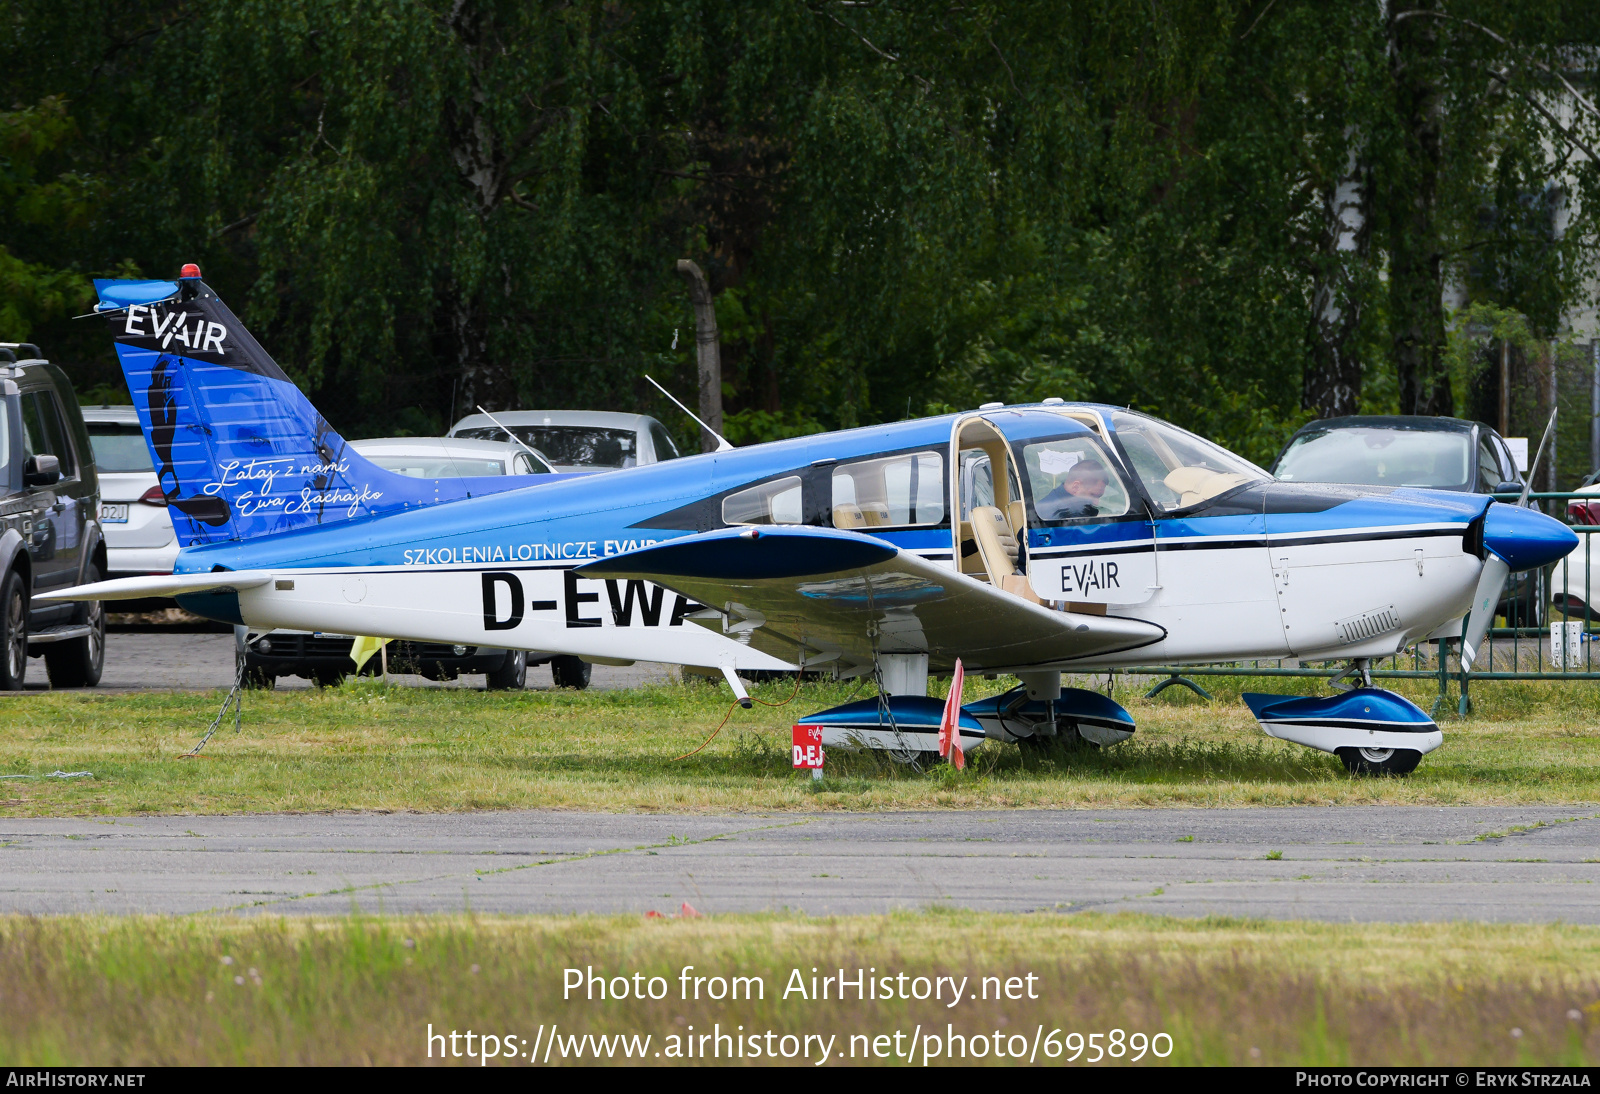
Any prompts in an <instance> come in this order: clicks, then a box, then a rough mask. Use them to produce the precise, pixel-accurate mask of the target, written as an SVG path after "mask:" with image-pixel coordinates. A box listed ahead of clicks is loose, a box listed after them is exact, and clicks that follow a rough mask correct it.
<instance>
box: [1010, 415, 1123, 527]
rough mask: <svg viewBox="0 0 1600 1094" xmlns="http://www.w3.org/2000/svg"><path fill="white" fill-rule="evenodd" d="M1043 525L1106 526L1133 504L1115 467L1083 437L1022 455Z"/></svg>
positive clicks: (1041, 445) (1055, 442)
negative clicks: (1082, 521)
mask: <svg viewBox="0 0 1600 1094" xmlns="http://www.w3.org/2000/svg"><path fill="white" fill-rule="evenodd" d="M1022 462H1023V464H1024V465H1025V466H1026V467H1027V469H1028V485H1029V486H1031V487H1032V488H1033V510H1034V512H1035V513H1036V514H1037V515H1038V517H1039V519H1040V520H1047V521H1050V520H1074V519H1079V518H1098V519H1100V520H1106V519H1109V518H1112V517H1120V516H1124V515H1126V513H1127V512H1128V508H1129V506H1130V505H1131V504H1132V502H1131V500H1130V498H1129V496H1128V488H1127V486H1126V485H1124V483H1123V481H1122V476H1121V475H1119V474H1118V473H1117V465H1116V464H1115V463H1114V462H1113V461H1112V460H1111V459H1110V458H1108V457H1107V456H1106V454H1105V453H1104V452H1103V451H1101V449H1100V446H1099V445H1097V444H1095V443H1094V442H1093V441H1090V440H1089V439H1088V438H1086V437H1083V436H1081V435H1080V436H1076V437H1062V438H1059V439H1057V440H1053V441H1038V442H1036V443H1034V444H1030V445H1026V446H1025V447H1024V448H1023V449H1022Z"/></svg>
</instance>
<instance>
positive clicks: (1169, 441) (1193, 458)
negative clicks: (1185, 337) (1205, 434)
mask: <svg viewBox="0 0 1600 1094" xmlns="http://www.w3.org/2000/svg"><path fill="white" fill-rule="evenodd" d="M1111 427H1112V429H1114V430H1115V431H1116V435H1117V441H1118V442H1119V443H1120V444H1121V445H1122V450H1123V451H1124V452H1126V453H1127V456H1128V462H1129V463H1131V464H1132V465H1133V470H1134V471H1135V473H1137V474H1138V476H1139V480H1140V481H1141V482H1143V483H1144V488H1145V491H1146V492H1147V493H1148V494H1149V495H1150V499H1151V500H1152V501H1154V502H1155V503H1156V505H1157V506H1159V507H1160V508H1161V509H1163V510H1166V511H1168V512H1171V511H1173V510H1176V509H1187V508H1189V507H1190V506H1192V505H1199V504H1200V503H1201V502H1203V501H1208V500H1210V499H1211V498H1214V497H1217V496H1218V495H1220V494H1225V493H1227V492H1228V491H1229V490H1232V489H1234V488H1235V487H1238V486H1243V485H1245V484H1246V483H1250V482H1267V481H1270V480H1271V478H1272V476H1271V475H1269V474H1267V473H1266V472H1265V471H1263V470H1262V469H1261V468H1259V467H1257V466H1256V465H1255V464H1253V463H1251V462H1250V461H1249V460H1246V459H1243V458H1241V457H1239V456H1235V455H1234V454H1233V453H1232V452H1229V451H1228V450H1227V449H1225V448H1221V447H1219V446H1217V445H1214V444H1212V443H1211V442H1210V441H1207V440H1204V439H1202V438H1200V437H1196V436H1195V435H1194V434H1193V433H1190V432H1188V431H1187V430H1182V429H1179V428H1178V427H1177V426H1175V425H1169V424H1168V423H1166V422H1163V421H1160V420H1159V419H1156V418H1150V417H1146V416H1145V415H1143V414H1135V413H1134V412H1133V411H1131V410H1117V411H1113V412H1112V413H1111Z"/></svg>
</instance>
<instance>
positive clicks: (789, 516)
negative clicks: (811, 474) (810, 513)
mask: <svg viewBox="0 0 1600 1094" xmlns="http://www.w3.org/2000/svg"><path fill="white" fill-rule="evenodd" d="M722 522H723V523H724V524H800V523H802V519H801V507H800V476H798V475H789V476H787V477H785V478H781V479H773V480H772V481H771V482H764V483H760V484H759V485H756V486H752V487H750V488H749V489H746V490H740V491H738V492H736V493H733V494H729V495H728V496H727V497H725V498H723V499H722Z"/></svg>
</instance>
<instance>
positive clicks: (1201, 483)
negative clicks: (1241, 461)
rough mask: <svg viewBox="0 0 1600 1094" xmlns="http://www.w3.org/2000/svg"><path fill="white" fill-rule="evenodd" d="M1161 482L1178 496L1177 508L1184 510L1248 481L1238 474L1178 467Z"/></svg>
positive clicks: (1202, 468) (1201, 468)
mask: <svg viewBox="0 0 1600 1094" xmlns="http://www.w3.org/2000/svg"><path fill="white" fill-rule="evenodd" d="M1161 481H1162V482H1163V483H1164V484H1165V485H1166V487H1167V489H1168V490H1171V491H1173V492H1174V493H1176V494H1177V495H1178V508H1180V509H1184V508H1187V507H1188V506H1191V505H1199V504H1200V503H1201V502H1203V501H1205V500H1206V499H1207V498H1214V497H1216V496H1217V495H1218V494H1220V493H1222V492H1223V491H1224V490H1232V489H1233V488H1234V487H1235V486H1238V485H1240V484H1241V483H1246V482H1249V481H1250V480H1249V479H1247V478H1245V476H1243V475H1240V474H1236V473H1233V472H1227V471H1212V470H1211V469H1210V468H1207V467H1179V468H1177V469H1175V470H1173V471H1169V472H1167V477H1166V478H1164V479H1162V480H1161Z"/></svg>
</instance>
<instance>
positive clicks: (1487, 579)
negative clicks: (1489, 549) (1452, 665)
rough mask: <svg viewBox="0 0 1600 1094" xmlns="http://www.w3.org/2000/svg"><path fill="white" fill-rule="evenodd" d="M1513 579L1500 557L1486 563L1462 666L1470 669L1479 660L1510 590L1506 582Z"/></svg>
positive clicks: (1464, 641) (1464, 643)
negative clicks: (1501, 602)
mask: <svg viewBox="0 0 1600 1094" xmlns="http://www.w3.org/2000/svg"><path fill="white" fill-rule="evenodd" d="M1510 576H1511V567H1510V566H1507V565H1506V563H1505V560H1504V559H1502V558H1501V557H1500V556H1499V555H1494V554H1491V555H1490V556H1489V557H1488V558H1487V559H1485V560H1484V563H1483V572H1482V573H1480V574H1479V575H1478V588H1477V590H1476V591H1474V592H1473V594H1472V615H1471V617H1470V618H1469V619H1468V620H1467V633H1466V634H1465V635H1464V636H1463V637H1462V639H1461V663H1462V664H1463V665H1465V666H1466V667H1467V668H1469V669H1470V668H1471V667H1472V663H1473V662H1474V661H1476V660H1477V659H1478V647H1479V646H1480V645H1481V644H1482V643H1483V639H1484V636H1485V635H1487V634H1488V633H1489V625H1490V624H1491V623H1493V622H1494V610H1495V608H1496V606H1498V605H1499V603H1500V596H1501V594H1503V593H1504V592H1505V589H1506V579H1507V578H1508V577H1510Z"/></svg>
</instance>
